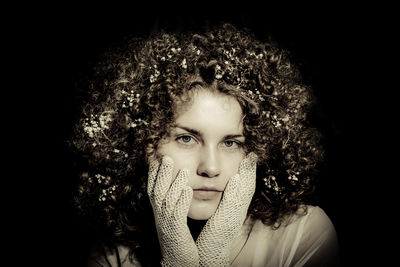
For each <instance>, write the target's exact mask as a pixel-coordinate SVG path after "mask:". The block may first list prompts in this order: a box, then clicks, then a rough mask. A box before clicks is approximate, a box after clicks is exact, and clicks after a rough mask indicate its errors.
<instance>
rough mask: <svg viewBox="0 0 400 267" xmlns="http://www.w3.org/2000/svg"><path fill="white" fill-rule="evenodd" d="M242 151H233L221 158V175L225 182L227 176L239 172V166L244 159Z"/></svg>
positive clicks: (227, 178)
mask: <svg viewBox="0 0 400 267" xmlns="http://www.w3.org/2000/svg"><path fill="white" fill-rule="evenodd" d="M244 157H245V154H244V153H234V154H231V155H226V157H224V159H223V172H222V173H223V176H224V177H225V180H226V183H227V182H228V180H229V178H230V177H232V176H234V175H235V174H237V173H239V166H240V163H241V162H242V160H243V159H244Z"/></svg>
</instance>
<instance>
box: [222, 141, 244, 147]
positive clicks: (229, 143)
mask: <svg viewBox="0 0 400 267" xmlns="http://www.w3.org/2000/svg"><path fill="white" fill-rule="evenodd" d="M224 146H225V147H227V148H239V147H241V146H242V143H241V142H239V141H236V140H225V141H224Z"/></svg>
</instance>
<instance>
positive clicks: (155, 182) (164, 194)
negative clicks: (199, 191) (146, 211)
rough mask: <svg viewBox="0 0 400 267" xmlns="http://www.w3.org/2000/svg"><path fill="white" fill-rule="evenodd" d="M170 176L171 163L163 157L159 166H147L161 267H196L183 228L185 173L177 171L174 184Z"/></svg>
mask: <svg viewBox="0 0 400 267" xmlns="http://www.w3.org/2000/svg"><path fill="white" fill-rule="evenodd" d="M172 173H173V161H172V159H171V158H170V157H168V156H164V157H163V159H162V163H161V165H160V163H159V162H158V161H157V160H155V161H153V162H151V163H150V169H149V177H148V185H147V194H148V195H149V198H150V203H151V206H152V207H153V213H154V218H155V222H156V227H157V234H158V240H159V242H160V246H161V254H162V261H161V265H162V266H199V255H198V251H197V247H196V244H195V242H194V240H193V237H192V235H191V234H190V230H189V227H188V226H187V214H188V211H189V207H190V203H191V200H192V197H193V190H192V188H191V187H190V186H187V185H186V184H187V181H188V173H187V171H186V170H180V171H179V173H178V175H177V177H176V179H175V181H172ZM171 183H172V185H171Z"/></svg>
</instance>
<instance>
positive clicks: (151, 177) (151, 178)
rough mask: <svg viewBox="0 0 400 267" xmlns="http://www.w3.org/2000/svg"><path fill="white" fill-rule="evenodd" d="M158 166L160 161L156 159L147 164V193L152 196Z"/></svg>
mask: <svg viewBox="0 0 400 267" xmlns="http://www.w3.org/2000/svg"><path fill="white" fill-rule="evenodd" d="M159 167H160V162H159V161H158V160H156V159H155V160H152V161H151V162H150V165H149V173H148V178H147V195H148V196H149V197H150V198H152V197H153V191H154V183H155V180H156V177H157V172H158V168H159Z"/></svg>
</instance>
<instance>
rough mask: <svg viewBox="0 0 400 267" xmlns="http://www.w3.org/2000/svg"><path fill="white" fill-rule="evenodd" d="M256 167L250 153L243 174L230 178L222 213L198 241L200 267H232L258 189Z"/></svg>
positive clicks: (219, 208)
mask: <svg viewBox="0 0 400 267" xmlns="http://www.w3.org/2000/svg"><path fill="white" fill-rule="evenodd" d="M256 167H257V156H256V154H254V153H250V154H249V155H247V156H246V158H244V159H243V161H242V162H241V163H240V166H239V174H236V175H234V176H233V177H231V178H230V180H229V182H228V184H227V186H226V189H225V191H224V195H223V197H222V200H221V203H220V204H219V206H218V209H217V210H216V211H215V214H214V215H213V216H212V217H211V218H210V219H209V220H208V221H207V223H206V225H205V226H204V228H203V230H202V231H201V233H200V235H199V237H198V239H197V241H196V245H197V248H198V250H199V256H200V266H229V253H230V249H231V244H232V241H233V240H234V238H235V237H236V236H237V235H238V234H239V233H240V229H241V227H242V225H243V223H244V221H245V219H246V216H247V210H248V208H249V205H250V202H251V199H252V197H253V194H254V191H255V188H256Z"/></svg>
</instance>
